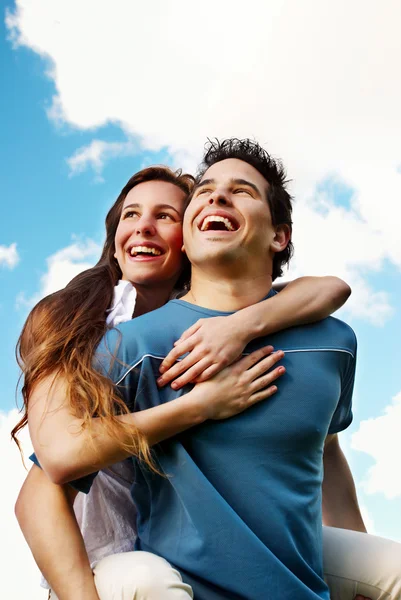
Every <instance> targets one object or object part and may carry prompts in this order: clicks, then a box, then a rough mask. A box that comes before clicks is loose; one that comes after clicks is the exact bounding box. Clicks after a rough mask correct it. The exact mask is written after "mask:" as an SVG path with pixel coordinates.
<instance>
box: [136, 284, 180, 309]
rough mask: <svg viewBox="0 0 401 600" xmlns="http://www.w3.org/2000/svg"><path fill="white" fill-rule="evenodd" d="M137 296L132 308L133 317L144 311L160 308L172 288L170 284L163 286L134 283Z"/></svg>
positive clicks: (168, 297)
mask: <svg viewBox="0 0 401 600" xmlns="http://www.w3.org/2000/svg"><path fill="white" fill-rule="evenodd" d="M135 288H136V292H137V296H136V303H135V310H134V315H133V316H134V317H140V316H141V315H144V314H145V313H148V312H150V311H152V310H156V309H157V308H160V307H161V306H163V305H164V304H166V302H168V300H169V299H170V295H171V292H172V289H170V286H168V287H167V288H166V286H163V287H157V288H156V287H143V286H140V285H135Z"/></svg>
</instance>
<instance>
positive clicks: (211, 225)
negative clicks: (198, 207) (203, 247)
mask: <svg viewBox="0 0 401 600" xmlns="http://www.w3.org/2000/svg"><path fill="white" fill-rule="evenodd" d="M199 229H200V231H237V229H238V223H237V222H236V221H235V219H233V218H230V217H223V216H221V215H206V217H205V218H204V219H203V220H202V221H201V223H200V224H199Z"/></svg>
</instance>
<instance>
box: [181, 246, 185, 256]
mask: <svg viewBox="0 0 401 600" xmlns="http://www.w3.org/2000/svg"><path fill="white" fill-rule="evenodd" d="M181 252H182V253H183V254H186V252H185V246H184V244H183V245H182V246H181Z"/></svg>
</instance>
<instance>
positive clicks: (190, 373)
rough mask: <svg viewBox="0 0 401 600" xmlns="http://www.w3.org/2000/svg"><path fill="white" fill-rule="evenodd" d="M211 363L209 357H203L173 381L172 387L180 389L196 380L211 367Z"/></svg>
mask: <svg viewBox="0 0 401 600" xmlns="http://www.w3.org/2000/svg"><path fill="white" fill-rule="evenodd" d="M209 365H210V362H209V358H203V359H201V360H200V361H199V362H197V363H196V364H195V365H193V366H192V367H191V368H190V369H188V370H186V371H185V373H184V374H183V375H182V376H181V377H178V379H176V380H175V381H173V383H172V384H171V387H172V388H173V389H174V390H179V389H180V388H182V387H183V386H184V385H186V384H187V383H191V382H193V381H195V379H196V378H197V377H198V376H199V375H201V374H202V373H203V372H204V371H205V369H207V368H208V367H209Z"/></svg>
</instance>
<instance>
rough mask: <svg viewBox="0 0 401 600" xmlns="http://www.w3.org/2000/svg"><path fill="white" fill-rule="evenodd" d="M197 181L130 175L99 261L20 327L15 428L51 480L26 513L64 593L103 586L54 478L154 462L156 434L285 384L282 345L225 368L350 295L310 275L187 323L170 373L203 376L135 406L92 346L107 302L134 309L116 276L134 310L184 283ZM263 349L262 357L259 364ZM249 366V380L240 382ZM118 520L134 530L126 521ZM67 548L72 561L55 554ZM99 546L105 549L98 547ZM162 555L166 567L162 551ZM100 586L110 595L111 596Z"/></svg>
mask: <svg viewBox="0 0 401 600" xmlns="http://www.w3.org/2000/svg"><path fill="white" fill-rule="evenodd" d="M191 186H192V178H190V177H189V176H182V175H181V174H174V173H172V172H171V171H169V170H167V169H164V168H151V169H146V170H144V171H142V172H140V173H138V174H137V175H136V176H134V177H133V178H131V180H130V181H129V182H128V184H127V185H126V186H125V188H124V189H123V190H122V192H121V194H120V196H119V198H118V199H117V201H116V203H115V204H114V205H113V207H112V209H111V210H110V212H109V214H108V216H107V219H106V231H107V237H106V242H105V246H104V249H103V253H102V256H101V259H100V261H99V263H98V264H97V265H96V266H95V267H94V268H93V269H90V270H89V271H87V272H85V273H83V274H81V275H79V276H78V277H77V278H75V279H74V280H73V281H72V282H71V283H70V284H69V285H68V286H67V287H66V288H65V289H64V290H61V291H60V292H57V293H56V294H54V295H53V296H51V297H49V298H46V299H44V300H43V301H42V302H41V303H39V305H38V306H37V307H36V308H35V309H34V311H33V312H32V313H31V315H30V317H29V318H28V321H27V323H26V325H25V327H24V330H23V332H22V335H21V339H20V358H21V363H22V367H23V372H24V389H23V394H24V401H25V408H26V412H25V415H24V417H23V419H22V420H21V422H20V424H19V426H17V428H16V430H15V431H14V434H15V433H16V431H18V430H19V429H20V428H21V427H22V426H23V425H24V424H25V423H26V421H27V418H29V426H30V432H31V437H32V441H33V444H34V447H35V451H36V454H37V456H38V458H39V460H40V462H41V465H42V467H43V470H44V472H45V473H46V474H47V475H48V476H49V478H50V479H47V478H46V476H45V475H44V473H43V472H42V471H40V470H39V469H37V468H35V467H34V468H33V469H32V471H31V473H30V475H29V476H28V478H27V481H26V483H25V485H24V488H23V490H22V492H21V495H20V498H19V501H18V504H17V516H18V517H19V521H20V524H21V527H22V529H23V531H24V534H25V535H26V537H27V541H28V543H29V545H30V546H31V549H32V551H33V553H34V556H35V558H36V560H37V562H38V564H39V567H40V568H41V570H42V572H43V573H44V574H45V576H46V577H47V579H48V580H49V582H50V583H51V585H52V587H53V588H54V589H55V590H56V592H57V593H58V595H59V597H60V599H61V600H63V599H64V598H66V599H67V598H72V597H73V598H74V599H77V598H79V597H82V598H86V599H87V600H88V599H90V598H97V597H98V596H97V595H96V590H95V588H94V584H93V577H92V574H91V569H90V567H89V562H88V558H87V556H86V555H85V552H84V548H83V545H82V539H81V538H80V537H79V531H77V527H76V523H75V522H74V519H73V516H72V513H71V511H70V510H69V508H68V507H69V502H70V500H71V493H70V491H69V489H68V488H65V489H64V488H62V487H60V486H59V485H56V484H61V483H64V482H65V481H70V480H71V479H74V478H76V477H80V476H82V475H85V474H87V473H90V472H92V471H93V470H94V469H102V468H105V467H107V466H108V465H110V464H112V463H116V462H117V461H121V460H122V459H124V458H126V457H127V456H129V455H131V454H137V455H139V456H141V457H142V458H143V460H145V461H146V462H148V464H149V466H150V468H155V467H154V465H153V463H152V460H151V455H150V452H149V445H153V444H154V443H157V442H159V441H161V440H163V439H165V438H167V437H169V436H171V435H174V434H176V433H178V432H180V431H183V430H184V429H186V428H188V427H191V426H192V425H195V424H197V423H200V422H202V421H203V420H205V419H206V418H227V417H230V416H232V415H234V414H236V413H238V412H240V410H244V409H245V408H247V407H248V406H250V405H251V404H252V403H254V402H256V401H260V400H262V399H265V398H268V397H269V396H270V395H271V394H273V393H274V392H275V389H276V388H275V386H271V385H270V384H271V383H272V382H273V381H274V379H276V378H277V377H278V376H279V375H280V374H281V373H282V372H280V371H279V370H278V369H279V367H276V368H275V369H274V370H273V371H270V372H269V374H268V375H264V374H263V373H264V372H265V371H266V370H267V369H270V368H272V367H273V366H274V365H275V363H276V362H277V361H278V360H279V357H280V355H279V354H278V353H276V354H273V355H272V354H271V349H267V350H266V351H265V353H264V357H263V354H261V353H260V352H259V354H257V355H255V356H253V357H252V356H251V357H248V358H245V359H242V360H240V361H239V362H238V363H236V364H235V365H233V366H231V367H227V368H226V369H224V370H223V371H221V369H222V367H223V366H226V365H229V364H231V363H232V362H233V361H234V360H235V359H236V358H238V357H239V356H240V355H241V353H242V350H243V349H244V347H245V346H246V344H247V343H248V341H249V340H250V339H253V338H254V337H257V336H260V335H266V334H268V333H270V332H273V331H275V330H278V329H281V328H284V327H288V326H293V325H298V324H301V323H304V322H307V321H308V320H309V321H312V320H317V319H319V318H323V317H325V316H327V315H328V314H329V313H330V312H332V311H333V310H335V309H336V308H337V307H338V306H339V305H341V304H342V303H343V302H344V301H345V299H346V297H347V296H348V294H349V290H348V288H347V286H346V285H345V284H343V282H340V281H339V280H336V279H335V278H325V279H320V280H319V279H318V280H314V279H313V278H305V279H304V280H299V281H297V282H294V283H293V284H290V285H289V286H287V288H286V289H285V290H284V291H282V292H281V293H280V298H279V301H277V297H275V298H272V299H270V300H267V301H265V302H262V303H260V304H259V305H257V306H254V307H251V308H247V309H244V310H243V311H239V313H236V314H235V315H232V316H229V317H226V318H225V319H224V323H222V322H221V319H209V320H208V321H207V322H200V323H199V324H198V325H197V326H195V327H194V328H191V330H190V331H188V332H187V333H186V334H184V336H183V338H182V340H181V341H180V342H179V343H178V344H177V347H176V350H175V351H173V353H172V354H171V355H170V356H169V357H168V359H167V360H166V368H167V367H169V366H170V365H171V364H172V362H173V361H174V359H175V358H176V357H178V356H181V355H182V354H184V353H185V352H190V354H189V356H188V357H187V358H186V359H184V360H183V361H181V363H180V364H179V366H177V367H173V368H172V369H171V371H170V372H169V371H167V373H165V374H164V375H163V377H164V382H162V383H166V382H168V381H170V380H171V378H172V377H176V376H177V375H179V374H181V372H182V371H183V370H185V369H187V371H186V373H184V375H181V377H180V381H178V385H177V387H179V386H180V385H183V384H185V383H187V382H188V381H195V380H196V379H197V380H198V381H199V383H198V384H197V385H196V386H195V387H194V388H193V390H192V391H191V392H189V393H187V394H185V395H183V396H181V397H179V398H177V399H176V400H175V401H173V402H171V403H169V404H167V405H165V406H159V407H157V408H155V409H149V410H147V411H143V412H142V413H129V411H128V409H127V407H125V406H124V405H123V404H122V402H121V400H120V399H119V397H118V396H117V394H116V392H115V390H114V389H113V388H112V386H111V384H110V382H109V381H108V380H107V379H106V378H104V377H102V375H101V374H100V373H98V372H97V371H96V370H95V369H93V367H92V361H93V355H94V351H95V348H96V346H97V344H98V342H99V341H100V339H101V337H102V335H103V334H104V332H105V330H106V327H107V315H108V311H110V309H111V311H110V313H111V314H114V316H115V314H116V313H117V318H118V313H119V312H121V311H120V309H121V308H122V309H123V310H122V313H124V312H125V317H127V310H126V309H128V313H129V311H130V310H132V308H133V306H132V305H130V302H129V298H128V296H129V294H130V293H131V292H132V288H130V286H129V284H128V285H127V284H124V285H123V286H122V287H121V286H120V287H119V288H117V291H118V289H119V290H120V292H121V289H122V288H123V291H122V298H121V301H120V303H118V302H117V303H116V305H114V306H112V298H113V293H114V286H115V285H116V283H117V282H118V280H121V279H122V280H124V281H126V282H130V283H132V284H134V286H135V290H136V294H137V299H136V304H135V309H134V312H133V316H138V315H139V314H142V313H144V312H147V311H148V310H152V309H154V308H157V307H159V306H161V305H162V304H164V303H165V302H166V301H167V300H168V299H169V297H171V295H172V293H174V290H176V289H182V287H183V285H184V283H185V275H186V264H185V258H184V256H183V255H182V253H181V246H182V234H181V219H182V214H183V211H184V208H185V202H186V198H187V196H188V194H189V193H190V191H191ZM127 290H128V294H127V293H126V292H127ZM131 295H132V294H131ZM127 298H128V299H127ZM124 302H128V306H124ZM130 306H131V308H130ZM110 313H109V316H110ZM128 316H129V314H128ZM123 317H124V315H123ZM123 317H121V315H120V318H123ZM115 323H116V321H115V320H114V324H115ZM257 358H259V359H260V358H262V361H261V362H260V363H259V365H258V366H256V367H255V366H252V361H253V360H256V359H257ZM219 371H221V373H220V374H219V375H216V373H218V372H219ZM202 374H203V375H202ZM212 376H213V378H212V379H211V380H210V381H207V382H205V381H204V380H206V379H207V378H210V377H212ZM239 376H241V377H242V381H243V385H242V387H241V386H238V380H239V378H240V377H239ZM176 383H177V382H176ZM266 386H269V387H267V388H266ZM223 399H224V400H223ZM112 475H113V474H112V473H111V474H110V476H112ZM114 475H115V472H114ZM50 480H53V482H54V483H52V481H50ZM123 487H124V486H123ZM32 492H34V498H35V504H36V505H37V506H36V507H35V509H34V507H33V506H32ZM28 495H29V496H30V498H29V505H28V503H27V498H28ZM28 506H29V508H28ZM35 510H36V513H35ZM100 510H101V509H100ZM38 512H39V513H40V514H41V516H42V518H40V519H38ZM101 512H102V510H101ZM33 514H35V517H34V518H33V516H32V515H33ZM60 515H63V519H64V521H63V523H61V522H60ZM102 516H104V511H103V513H102ZM119 526H120V525H119ZM38 527H40V529H41V531H39V530H38ZM44 529H45V531H47V532H48V533H49V536H46V535H45V534H44V531H43V530H44ZM120 530H122V531H123V533H124V532H125V533H127V530H124V527H120ZM57 531H58V534H57ZM67 532H68V536H69V538H68V539H69V544H68V546H67V547H68V552H67V556H66V546H65V541H66V533H67ZM123 537H124V535H123ZM131 537H132V536H131ZM126 538H127V536H126ZM49 540H50V541H49ZM126 541H127V539H125V542H126ZM122 542H124V539H119V540H117V543H115V544H114V546H113V544H111V545H109V547H108V549H107V552H110V553H113V552H118V551H121V550H124V549H129V547H122V546H121V543H122ZM61 544H62V546H61ZM61 552H62V553H63V564H60V561H58V560H57V558H55V557H57V556H58V555H61ZM107 552H106V553H107ZM136 554H137V556H138V559H140V560H141V559H142V558H143V557H142V556H140V555H142V554H143V553H136ZM103 555H104V554H103ZM99 557H101V554H98V556H97V557H96V556H95V557H91V558H92V559H93V558H95V560H96V559H98V558H99ZM154 558H155V560H156V562H158V564H159V566H160V559H158V558H157V557H154ZM66 563H67V564H66ZM153 564H154V563H153ZM164 566H165V565H164ZM177 575H178V574H177ZM177 575H174V577H175V578H176V579H175V580H174V581H173V586H175V588H174V589H175V590H176V591H177V590H178V588H177V586H180V585H182V586H185V584H180V583H179V581H178V580H177ZM169 577H170V578H171V569H170V573H169V574H168V577H167V579H168V578H169ZM178 577H179V576H178ZM167 579H166V581H167ZM169 581H170V580H169ZM166 585H170V583H166ZM159 591H160V590H159ZM159 591H158V592H157V593H159ZM170 591H171V590H170ZM107 593H108V592H107ZM107 593H106V594H107ZM168 593H170V592H169V591H168V590H167V588H166V589H165V590H164V591H163V596H158V597H163V598H169V597H170V596H168V595H167V594H168ZM172 593H173V594H175V591H174V590H173V592H172ZM179 593H182V594H186V596H185V595H184V596H182V597H183V598H184V597H186V598H187V597H190V596H189V595H188V594H190V591H188V590H187V589H184V588H182V587H181V589H179ZM101 594H102V595H101V598H103V597H108V596H107V595H103V592H102V593H101ZM121 597H122V596H121ZM150 597H151V596H149V598H150ZM171 597H172V598H173V597H174V598H176V597H177V598H178V597H180V596H175V595H174V596H171Z"/></svg>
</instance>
